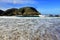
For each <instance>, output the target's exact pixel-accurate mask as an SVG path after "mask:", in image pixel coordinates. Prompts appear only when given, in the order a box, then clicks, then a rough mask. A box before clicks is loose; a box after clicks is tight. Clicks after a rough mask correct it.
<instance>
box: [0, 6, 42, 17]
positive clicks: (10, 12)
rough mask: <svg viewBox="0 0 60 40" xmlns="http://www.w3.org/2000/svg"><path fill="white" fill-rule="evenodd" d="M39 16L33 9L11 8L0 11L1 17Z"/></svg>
mask: <svg viewBox="0 0 60 40" xmlns="http://www.w3.org/2000/svg"><path fill="white" fill-rule="evenodd" d="M40 14H41V13H39V12H38V11H37V10H36V9H35V8H33V7H22V8H19V9H17V8H11V9H7V10H6V11H2V10H0V15H2V16H38V15H40Z"/></svg>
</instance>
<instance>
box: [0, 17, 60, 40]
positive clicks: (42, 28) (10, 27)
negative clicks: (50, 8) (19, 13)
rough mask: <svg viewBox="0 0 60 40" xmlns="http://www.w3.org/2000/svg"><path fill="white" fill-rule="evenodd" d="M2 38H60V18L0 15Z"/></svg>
mask: <svg viewBox="0 0 60 40" xmlns="http://www.w3.org/2000/svg"><path fill="white" fill-rule="evenodd" d="M0 40H60V18H43V19H42V18H40V17H35V18H34V17H30V18H29V17H26V18H25V17H23V18H22V17H10V18H3V17H2V18H1V17H0Z"/></svg>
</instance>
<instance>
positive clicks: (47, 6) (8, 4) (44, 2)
mask: <svg viewBox="0 0 60 40" xmlns="http://www.w3.org/2000/svg"><path fill="white" fill-rule="evenodd" d="M21 7H34V8H35V9H36V10H38V11H39V12H40V13H41V14H60V0H0V9H1V10H7V9H10V8H21Z"/></svg>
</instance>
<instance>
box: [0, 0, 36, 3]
mask: <svg viewBox="0 0 60 40" xmlns="http://www.w3.org/2000/svg"><path fill="white" fill-rule="evenodd" d="M0 2H5V3H13V4H35V3H37V2H36V1H35V0H0Z"/></svg>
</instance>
